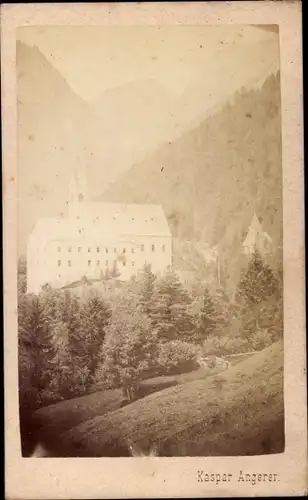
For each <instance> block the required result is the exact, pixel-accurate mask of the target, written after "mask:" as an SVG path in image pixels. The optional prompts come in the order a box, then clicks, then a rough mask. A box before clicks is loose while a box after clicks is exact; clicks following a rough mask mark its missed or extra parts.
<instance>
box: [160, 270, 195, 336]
mask: <svg viewBox="0 0 308 500" xmlns="http://www.w3.org/2000/svg"><path fill="white" fill-rule="evenodd" d="M191 303H192V301H191V298H190V296H189V294H188V292H187V291H186V290H185V288H184V287H183V285H182V284H181V282H180V280H179V278H178V277H177V276H176V274H174V273H173V272H172V271H167V272H166V273H165V274H164V276H163V277H162V278H161V279H160V280H158V282H157V284H156V287H155V294H154V303H153V310H152V313H151V318H152V321H153V324H154V326H155V328H156V329H157V331H158V337H159V339H160V340H162V341H170V340H188V341H190V340H192V335H193V332H194V325H193V317H192V313H191Z"/></svg>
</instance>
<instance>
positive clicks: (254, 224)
mask: <svg viewBox="0 0 308 500" xmlns="http://www.w3.org/2000/svg"><path fill="white" fill-rule="evenodd" d="M257 235H262V236H263V237H264V238H265V239H266V240H268V241H272V239H271V237H270V236H269V235H268V234H267V232H265V231H264V230H263V228H262V225H261V222H260V220H259V219H258V217H257V216H256V214H255V213H254V215H253V218H252V221H251V223H250V226H249V229H248V232H247V235H246V238H245V240H244V242H243V245H244V246H245V245H248V244H251V242H252V241H254V240H255V238H256V236H257Z"/></svg>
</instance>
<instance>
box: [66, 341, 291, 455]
mask: <svg viewBox="0 0 308 500" xmlns="http://www.w3.org/2000/svg"><path fill="white" fill-rule="evenodd" d="M60 441H61V451H60V450H59V452H60V454H62V456H80V457H103V456H129V446H130V445H134V446H137V447H138V448H139V449H141V450H143V452H144V453H145V454H147V452H148V451H149V450H150V449H151V448H152V447H153V446H155V447H156V448H157V451H158V455H159V456H235V455H257V454H269V453H282V452H283V451H284V403H283V346H282V343H281V342H278V343H276V344H274V345H272V346H270V347H269V348H267V349H264V350H263V351H261V352H259V353H257V354H255V355H253V356H251V357H250V358H249V359H247V360H246V361H243V362H241V363H239V364H238V365H236V366H234V367H231V368H229V370H227V371H226V372H224V373H221V374H219V375H215V376H212V377H209V378H207V379H203V380H196V381H192V382H187V383H185V384H182V385H178V386H175V387H171V388H168V389H164V390H162V391H159V392H156V393H154V394H151V395H149V396H147V397H145V398H143V399H140V400H138V401H136V402H134V403H132V404H130V405H128V406H125V407H124V408H120V409H117V410H115V411H109V412H108V413H106V414H104V415H97V416H96V417H94V418H91V419H89V420H87V421H85V422H83V423H81V424H79V425H77V426H76V427H74V428H71V429H70V430H69V431H67V432H64V433H63V434H62V435H61V438H60Z"/></svg>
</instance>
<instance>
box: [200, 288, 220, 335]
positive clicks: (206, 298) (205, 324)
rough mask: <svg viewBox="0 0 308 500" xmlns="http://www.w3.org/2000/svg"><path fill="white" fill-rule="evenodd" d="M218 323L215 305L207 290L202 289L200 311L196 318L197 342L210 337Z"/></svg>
mask: <svg viewBox="0 0 308 500" xmlns="http://www.w3.org/2000/svg"><path fill="white" fill-rule="evenodd" d="M217 323H218V311H217V307H216V303H215V301H214V299H213V297H212V296H211V293H210V290H209V289H208V288H205V289H204V292H203V300H202V307H201V310H200V312H199V314H198V316H197V318H196V330H197V332H196V337H197V341H198V342H202V340H203V339H205V338H206V337H208V336H210V335H212V334H213V333H214V332H215V330H216V328H217Z"/></svg>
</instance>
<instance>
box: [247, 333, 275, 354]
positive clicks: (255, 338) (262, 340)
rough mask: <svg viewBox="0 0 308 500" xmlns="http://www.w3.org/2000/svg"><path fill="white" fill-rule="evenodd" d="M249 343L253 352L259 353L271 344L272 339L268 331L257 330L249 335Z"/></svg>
mask: <svg viewBox="0 0 308 500" xmlns="http://www.w3.org/2000/svg"><path fill="white" fill-rule="evenodd" d="M250 342H251V346H252V349H253V350H255V351H260V350H261V349H264V348H265V347H268V346H269V345H271V344H272V343H273V337H272V335H271V333H270V332H269V331H268V330H257V331H256V333H254V334H253V335H251V337H250Z"/></svg>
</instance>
